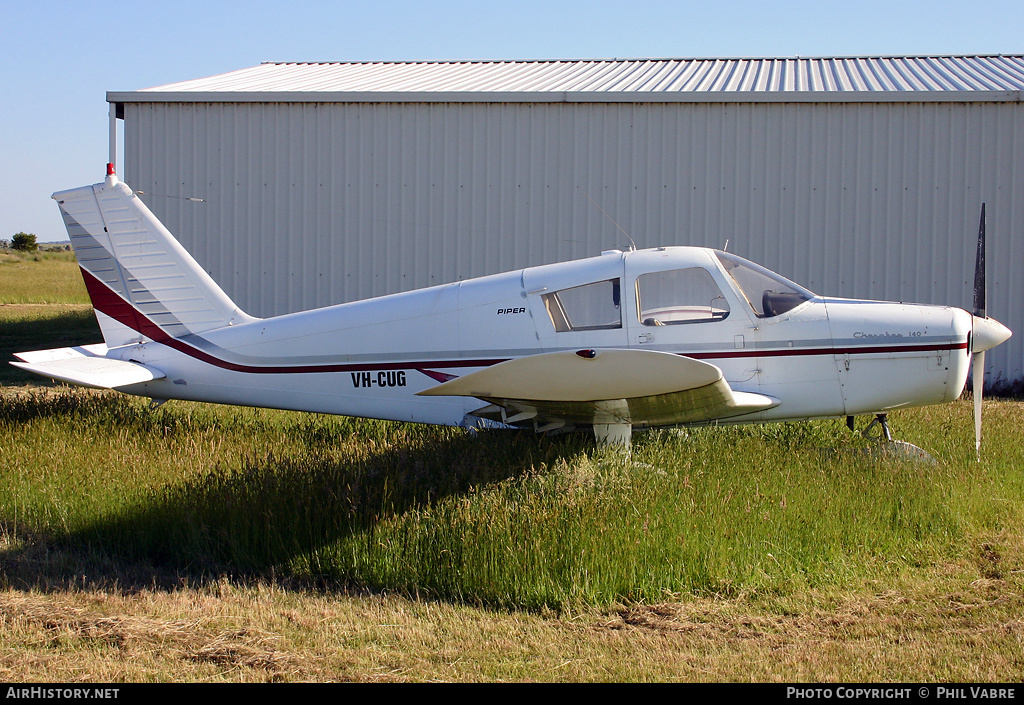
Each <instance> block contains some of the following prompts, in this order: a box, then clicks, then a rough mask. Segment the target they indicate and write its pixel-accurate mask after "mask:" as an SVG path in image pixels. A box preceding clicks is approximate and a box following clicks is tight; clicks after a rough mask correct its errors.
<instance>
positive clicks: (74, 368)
mask: <svg viewBox="0 0 1024 705" xmlns="http://www.w3.org/2000/svg"><path fill="white" fill-rule="evenodd" d="M106 350H107V346H105V345H87V346H82V347H75V348H57V349H55V350H35V351H32V352H25V353H17V357H18V358H20V359H21V360H22V362H12V363H11V364H12V365H14V366H15V367H20V368H21V369H23V370H28V371H29V372H34V373H35V374H37V375H42V376H43V377H50V378H51V379H56V380H60V381H61V382H70V383H71V384H78V385H81V386H83V387H92V388H94V389H117V388H118V387H127V386H129V385H132V384H140V383H142V382H151V381H153V380H155V379H163V377H164V376H165V375H164V373H163V372H161V371H160V370H157V369H155V368H153V367H149V366H147V365H143V364H142V363H139V362H129V361H125V360H117V359H114V358H108V357H105V356H104V353H105V352H106Z"/></svg>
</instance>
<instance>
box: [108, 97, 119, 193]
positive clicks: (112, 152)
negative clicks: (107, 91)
mask: <svg viewBox="0 0 1024 705" xmlns="http://www.w3.org/2000/svg"><path fill="white" fill-rule="evenodd" d="M107 155H108V156H107V175H111V174H113V173H114V170H115V167H114V165H115V164H117V103H111V104H110V146H109V148H108V150H107Z"/></svg>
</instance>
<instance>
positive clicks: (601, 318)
mask: <svg viewBox="0 0 1024 705" xmlns="http://www.w3.org/2000/svg"><path fill="white" fill-rule="evenodd" d="M541 299H542V300H543V301H544V308H545V309H546V310H547V312H548V316H550V317H551V323H552V324H553V325H554V326H555V330H556V331H558V332H560V333H565V332H568V331H580V330H604V329H611V328H621V327H622V312H621V308H620V303H621V290H620V285H619V280H618V279H606V280H604V281H599V282H594V283H593V284H584V285H583V286H574V287H572V288H569V289H562V290H561V291H556V292H554V293H551V294H544V295H542V296H541Z"/></svg>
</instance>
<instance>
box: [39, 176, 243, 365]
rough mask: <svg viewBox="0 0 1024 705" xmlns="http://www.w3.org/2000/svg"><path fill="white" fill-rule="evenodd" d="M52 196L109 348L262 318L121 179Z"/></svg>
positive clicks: (199, 331)
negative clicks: (245, 307)
mask: <svg viewBox="0 0 1024 705" xmlns="http://www.w3.org/2000/svg"><path fill="white" fill-rule="evenodd" d="M53 198H54V200H56V201H57V204H58V205H59V206H60V210H61V215H62V216H63V218H64V224H65V226H66V227H67V231H68V236H69V237H70V238H71V245H72V247H73V248H74V250H75V256H76V257H77V259H78V264H79V267H80V268H81V270H82V276H83V278H84V279H85V284H86V288H87V289H88V291H89V298H90V299H91V300H92V303H93V308H94V309H95V310H96V318H97V320H98V321H99V324H100V329H101V331H102V333H103V339H104V341H105V342H106V344H107V346H108V347H110V348H113V347H118V346H121V345H128V344H134V343H138V342H141V341H142V340H143V338H144V337H145V338H149V339H151V340H157V341H159V340H162V339H164V338H165V337H170V338H180V337H182V336H185V335H188V334H190V333H202V332H204V331H209V330H213V329H215V328H222V327H224V326H228V325H237V324H239V323H245V322H249V321H253V320H256V319H254V318H253V317H251V316H249V315H247V314H245V313H243V312H242V311H241V310H240V309H239V308H238V307H237V306H236V305H235V303H234V302H233V301H232V300H231V299H230V298H229V297H228V295H227V294H225V293H224V291H223V290H222V289H221V288H220V287H219V286H218V285H217V284H216V282H214V281H213V279H212V278H211V277H210V275H209V274H207V273H206V271H204V270H203V268H202V267H200V266H199V264H198V263H197V262H196V261H195V260H194V259H193V258H192V256H191V255H190V254H189V253H188V252H187V251H186V250H185V248H183V247H182V246H181V244H180V243H179V242H178V241H177V240H175V239H174V236H173V235H171V233H170V232H169V231H168V230H167V228H165V227H164V226H163V224H162V223H161V222H160V221H159V220H158V219H157V218H156V216H155V215H153V213H152V212H151V211H150V210H149V208H147V207H146V205H145V204H144V203H143V202H142V201H141V200H140V199H139V197H138V196H137V195H136V194H135V193H133V192H132V190H131V189H130V188H128V186H127V185H126V184H124V183H121V182H120V181H118V180H117V179H116V177H114V176H108V177H107V178H106V180H105V181H103V182H102V183H99V184H94V185H92V186H83V187H81V188H76V189H71V190H68V191H61V192H58V193H55V194H53Z"/></svg>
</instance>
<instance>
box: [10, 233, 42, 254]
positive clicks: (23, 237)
mask: <svg viewBox="0 0 1024 705" xmlns="http://www.w3.org/2000/svg"><path fill="white" fill-rule="evenodd" d="M11 249H12V250H21V251H22V252H35V251H36V250H38V249H39V245H38V244H36V236H35V235H33V234H32V233H18V234H16V235H15V236H14V237H12V238H11Z"/></svg>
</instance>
